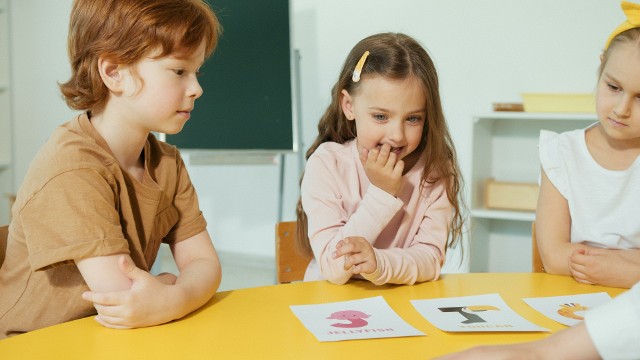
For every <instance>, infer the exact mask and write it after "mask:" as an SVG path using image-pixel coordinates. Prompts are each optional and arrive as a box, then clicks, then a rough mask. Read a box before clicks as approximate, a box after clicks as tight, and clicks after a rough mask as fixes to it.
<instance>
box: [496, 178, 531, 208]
mask: <svg viewBox="0 0 640 360" xmlns="http://www.w3.org/2000/svg"><path fill="white" fill-rule="evenodd" d="M538 191H539V186H538V184H533V183H516V182H502V181H496V180H494V179H487V181H486V182H485V185H484V206H485V207H486V208H487V209H504V210H529V211H531V210H535V209H536V204H537V203H538Z"/></svg>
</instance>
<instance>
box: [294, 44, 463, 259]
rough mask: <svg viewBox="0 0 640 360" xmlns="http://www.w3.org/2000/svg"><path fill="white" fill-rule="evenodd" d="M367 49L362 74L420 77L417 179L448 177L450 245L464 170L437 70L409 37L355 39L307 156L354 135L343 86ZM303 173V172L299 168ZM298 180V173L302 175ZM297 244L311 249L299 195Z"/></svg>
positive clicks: (457, 231) (352, 86)
mask: <svg viewBox="0 0 640 360" xmlns="http://www.w3.org/2000/svg"><path fill="white" fill-rule="evenodd" d="M365 51H369V57H368V58H367V60H366V62H365V64H364V67H363V68H362V76H363V77H366V76H367V75H378V76H383V77H385V78H388V79H405V78H407V77H410V76H413V77H415V78H417V79H419V80H420V81H421V82H422V84H423V86H424V89H425V93H426V94H427V99H426V100H427V102H426V103H427V109H426V114H427V122H426V124H425V126H424V130H423V136H422V142H421V144H420V146H419V147H418V148H417V149H416V151H423V152H424V155H425V157H426V165H425V168H424V171H423V173H422V179H421V184H422V185H423V186H424V185H425V184H427V183H429V184H432V183H436V182H438V181H440V180H444V181H445V182H446V189H447V198H448V199H449V202H450V203H451V205H452V206H453V211H454V213H453V217H452V219H451V223H450V224H449V237H448V239H447V246H448V247H453V246H455V245H456V244H457V243H458V241H460V239H461V237H462V227H463V223H464V218H463V215H462V209H463V208H464V202H463V200H462V192H461V190H462V176H461V174H460V170H459V168H458V161H457V159H456V152H455V148H454V146H453V142H452V140H451V136H450V135H449V130H448V128H447V124H446V121H445V118H444V114H443V112H442V104H441V102H440V93H439V85H438V75H437V73H436V69H435V66H434V64H433V61H432V60H431V57H430V56H429V54H427V52H426V51H425V49H424V48H423V47H422V46H421V45H420V44H419V43H418V42H417V41H416V40H414V39H413V38H411V37H410V36H407V35H405V34H399V33H381V34H376V35H372V36H369V37H367V38H365V39H363V40H361V41H360V42H358V43H357V44H356V46H355V47H354V48H353V49H352V50H351V52H350V53H349V56H347V59H346V61H345V63H344V65H343V67H342V71H341V72H340V77H339V79H338V81H337V82H336V84H335V85H334V86H333V89H332V90H331V104H330V105H329V107H328V108H327V110H326V111H325V113H324V115H322V117H321V118H320V122H319V123H318V137H316V139H315V141H314V142H313V144H312V145H311V147H310V148H309V150H308V151H307V154H306V158H307V159H309V157H310V156H311V154H313V153H314V151H315V150H316V149H317V148H318V146H320V144H322V143H324V142H327V141H333V142H336V143H340V144H343V143H345V142H347V141H349V140H351V139H354V138H355V137H356V127H355V121H348V120H347V118H346V117H345V115H344V113H343V112H342V108H341V106H340V97H341V91H342V89H345V90H347V92H349V93H350V94H354V93H355V92H356V91H357V89H358V86H359V84H360V82H353V81H352V80H351V76H352V74H353V70H354V68H355V66H356V63H357V62H358V60H360V57H361V56H362V54H364V52H365ZM302 176H304V173H303V174H302ZM301 181H302V178H301ZM296 213H297V216H298V221H297V241H296V242H297V245H298V250H299V251H301V252H302V253H304V254H308V255H311V256H312V255H313V252H312V250H311V245H310V244H309V238H308V235H307V216H306V214H305V212H304V209H303V208H302V202H301V200H300V199H298V205H297V208H296Z"/></svg>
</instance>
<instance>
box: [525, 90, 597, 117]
mask: <svg viewBox="0 0 640 360" xmlns="http://www.w3.org/2000/svg"><path fill="white" fill-rule="evenodd" d="M521 96H522V102H523V104H524V111H526V112H573V113H595V112H596V100H595V96H594V94H564V93H563V94H553V93H524V94H521Z"/></svg>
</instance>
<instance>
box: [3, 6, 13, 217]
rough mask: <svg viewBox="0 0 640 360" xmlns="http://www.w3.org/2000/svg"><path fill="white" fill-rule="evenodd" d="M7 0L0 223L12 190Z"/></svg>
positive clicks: (4, 39)
mask: <svg viewBox="0 0 640 360" xmlns="http://www.w3.org/2000/svg"><path fill="white" fill-rule="evenodd" d="M9 5H10V4H9V0H0V59H2V60H0V225H2V224H7V223H8V222H9V198H8V194H10V193H12V192H13V166H12V136H11V134H12V127H11V86H10V84H11V82H10V42H9Z"/></svg>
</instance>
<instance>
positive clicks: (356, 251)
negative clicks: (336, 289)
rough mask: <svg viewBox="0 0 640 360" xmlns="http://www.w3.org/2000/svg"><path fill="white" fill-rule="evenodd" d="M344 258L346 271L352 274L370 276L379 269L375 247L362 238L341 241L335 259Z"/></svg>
mask: <svg viewBox="0 0 640 360" xmlns="http://www.w3.org/2000/svg"><path fill="white" fill-rule="evenodd" d="M341 256H344V269H345V271H348V272H350V273H352V274H370V273H372V272H374V271H376V269H377V268H378V262H377V260H376V254H375V252H374V251H373V246H371V244H369V242H368V241H367V240H366V239H365V238H363V237H360V236H352V237H347V238H344V239H343V240H340V241H339V242H338V244H337V245H336V252H335V253H334V254H333V258H334V259H337V258H339V257H341Z"/></svg>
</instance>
